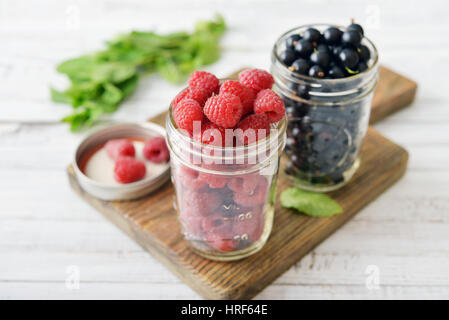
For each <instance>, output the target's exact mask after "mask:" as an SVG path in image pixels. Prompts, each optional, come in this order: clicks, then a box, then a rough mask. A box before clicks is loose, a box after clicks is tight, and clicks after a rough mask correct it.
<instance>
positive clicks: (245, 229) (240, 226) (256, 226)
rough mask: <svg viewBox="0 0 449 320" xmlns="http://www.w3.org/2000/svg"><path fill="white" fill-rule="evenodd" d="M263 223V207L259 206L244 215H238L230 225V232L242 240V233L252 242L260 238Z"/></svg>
mask: <svg viewBox="0 0 449 320" xmlns="http://www.w3.org/2000/svg"><path fill="white" fill-rule="evenodd" d="M264 224H265V216H264V214H263V207H262V206H259V207H256V208H253V209H252V210H250V211H248V212H247V213H246V214H244V215H239V216H238V217H237V219H235V221H234V223H233V225H232V232H233V235H234V236H240V238H241V239H242V238H243V239H242V240H244V235H246V236H247V237H248V240H250V241H251V242H254V241H257V240H258V239H259V238H260V236H261V234H262V231H263V227H264Z"/></svg>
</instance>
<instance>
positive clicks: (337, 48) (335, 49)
mask: <svg viewBox="0 0 449 320" xmlns="http://www.w3.org/2000/svg"><path fill="white" fill-rule="evenodd" d="M342 50H343V47H341V46H334V47H333V48H332V54H333V55H334V57H338V55H339V54H340V52H341V51H342Z"/></svg>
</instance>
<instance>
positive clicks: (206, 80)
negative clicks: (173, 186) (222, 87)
mask: <svg viewBox="0 0 449 320" xmlns="http://www.w3.org/2000/svg"><path fill="white" fill-rule="evenodd" d="M219 84H220V81H219V80H218V78H217V77H216V76H214V75H213V74H212V73H209V72H206V71H195V72H194V73H192V74H191V75H190V79H189V87H190V88H202V89H204V90H206V91H207V93H208V95H209V96H210V95H212V93H214V92H217V90H218V86H219Z"/></svg>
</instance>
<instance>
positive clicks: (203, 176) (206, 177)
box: [198, 172, 229, 189]
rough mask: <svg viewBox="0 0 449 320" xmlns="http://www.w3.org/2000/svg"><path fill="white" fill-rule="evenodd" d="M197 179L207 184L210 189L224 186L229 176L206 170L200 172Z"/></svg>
mask: <svg viewBox="0 0 449 320" xmlns="http://www.w3.org/2000/svg"><path fill="white" fill-rule="evenodd" d="M198 179H199V180H200V181H204V182H206V183H207V184H209V188H212V189H221V188H224V187H225V186H226V183H228V181H229V178H228V177H226V176H221V175H218V174H213V173H206V172H200V174H199V176H198Z"/></svg>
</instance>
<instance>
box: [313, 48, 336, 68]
mask: <svg viewBox="0 0 449 320" xmlns="http://www.w3.org/2000/svg"><path fill="white" fill-rule="evenodd" d="M330 60H331V56H330V55H329V53H327V52H320V51H315V52H313V53H312V54H311V55H310V61H312V63H314V64H317V65H319V66H321V67H323V68H327V66H328V65H329V62H330Z"/></svg>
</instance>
